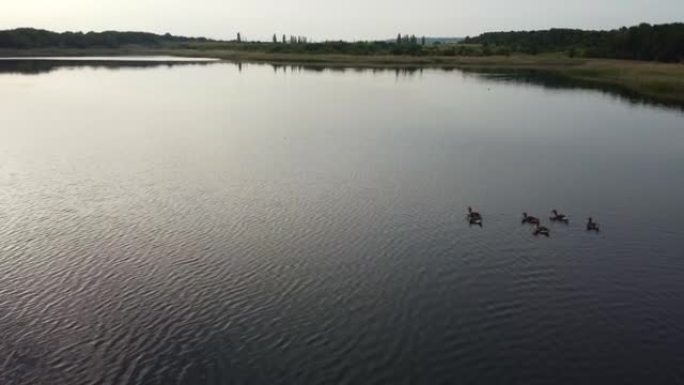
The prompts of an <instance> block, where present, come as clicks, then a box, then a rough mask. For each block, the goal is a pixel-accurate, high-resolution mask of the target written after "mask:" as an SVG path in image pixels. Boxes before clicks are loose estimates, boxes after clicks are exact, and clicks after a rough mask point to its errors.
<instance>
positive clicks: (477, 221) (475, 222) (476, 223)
mask: <svg viewBox="0 0 684 385" xmlns="http://www.w3.org/2000/svg"><path fill="white" fill-rule="evenodd" d="M468 224H470V225H471V226H480V227H482V218H474V217H469V218H468Z"/></svg>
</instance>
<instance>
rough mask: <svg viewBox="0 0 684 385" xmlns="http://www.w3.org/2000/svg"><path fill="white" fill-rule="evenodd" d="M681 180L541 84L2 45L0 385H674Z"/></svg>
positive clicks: (654, 142)
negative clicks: (589, 221)
mask: <svg viewBox="0 0 684 385" xmlns="http://www.w3.org/2000/svg"><path fill="white" fill-rule="evenodd" d="M683 196H684V113H683V112H682V109H681V108H680V107H674V108H671V107H667V106H658V105H654V104H651V103H650V102H642V101H639V100H638V99H634V98H633V97H629V96H625V95H624V94H621V93H616V91H614V90H600V89H585V88H582V86H581V85H576V84H569V82H567V81H566V82H559V81H553V80H549V79H548V78H544V77H543V76H541V75H539V74H537V75H534V76H530V74H526V75H524V76H522V75H520V74H497V73H486V74H480V73H475V72H468V73H464V72H460V71H455V70H454V71H444V70H439V69H434V70H427V69H426V70H422V71H421V70H409V69H403V70H340V69H320V68H302V67H286V66H270V65H236V64H230V63H174V62H147V61H135V62H108V61H102V59H98V60H93V61H82V62H79V63H76V62H58V61H16V60H14V61H11V60H10V61H7V60H5V61H0V384H3V385H15V384H31V385H42V384H50V385H60V384H68V385H78V384H112V385H115V384H116V385H118V384H160V385H167V384H182V385H185V384H188V385H195V384H241V383H244V384H457V383H458V384H549V383H555V384H588V383H597V384H608V383H620V384H676V383H684V199H683V198H682V197H683ZM469 205H472V206H473V207H475V208H476V209H478V210H480V211H481V212H482V213H483V215H484V217H485V219H484V227H483V228H479V227H472V228H471V227H469V226H468V224H467V223H466V221H465V216H464V213H465V210H466V208H467V207H468V206H469ZM554 208H556V209H558V210H560V211H562V212H564V213H567V214H568V215H570V217H571V221H570V224H569V225H567V226H565V225H556V224H548V226H549V227H550V229H551V237H550V238H536V237H534V236H532V234H531V232H532V229H531V228H530V227H528V226H523V225H521V223H520V217H521V213H522V212H523V211H527V212H529V213H530V214H534V215H537V216H540V217H542V218H543V219H544V222H546V223H548V219H547V218H548V217H549V215H550V210H551V209H554ZM588 216H593V217H594V218H596V219H597V221H598V222H599V223H600V224H601V226H602V232H601V233H600V234H595V233H587V232H586V231H585V229H584V223H585V220H586V218H587V217H588Z"/></svg>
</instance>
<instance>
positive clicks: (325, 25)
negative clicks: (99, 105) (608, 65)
mask: <svg viewBox="0 0 684 385" xmlns="http://www.w3.org/2000/svg"><path fill="white" fill-rule="evenodd" d="M0 2H1V4H0V29H10V28H16V27H29V26H30V27H36V28H45V29H51V30H57V31H65V30H83V31H89V30H95V31H101V30H137V31H142V30H144V31H152V32H171V33H173V34H177V35H192V36H208V37H213V38H233V37H234V35H235V33H236V32H238V31H240V32H242V34H243V36H245V37H246V38H254V39H269V38H270V36H271V35H272V34H273V33H278V34H288V35H290V34H294V35H305V36H308V37H310V38H313V39H318V40H321V39H354V40H356V39H379V38H390V37H393V36H396V34H397V33H398V32H402V33H408V34H416V35H427V36H466V35H476V34H479V33H481V32H486V31H498V30H520V29H543V28H550V27H570V28H585V29H586V28H591V29H609V28H616V27H620V26H623V25H633V24H637V23H639V22H649V23H663V22H673V21H684V0H415V1H404V0H339V1H329V0H0Z"/></svg>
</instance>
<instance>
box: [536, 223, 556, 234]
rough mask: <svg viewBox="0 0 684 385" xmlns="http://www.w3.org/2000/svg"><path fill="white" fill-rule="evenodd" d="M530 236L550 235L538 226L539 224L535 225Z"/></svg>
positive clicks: (547, 230)
mask: <svg viewBox="0 0 684 385" xmlns="http://www.w3.org/2000/svg"><path fill="white" fill-rule="evenodd" d="M532 234H534V235H544V236H546V237H548V236H550V235H551V232H550V231H549V229H548V228H546V227H544V226H542V225H540V224H539V223H537V226H536V227H535V229H534V232H533V233H532Z"/></svg>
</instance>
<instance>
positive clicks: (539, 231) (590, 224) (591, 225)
mask: <svg viewBox="0 0 684 385" xmlns="http://www.w3.org/2000/svg"><path fill="white" fill-rule="evenodd" d="M551 214H552V216H551V217H550V218H549V220H550V221H551V222H557V223H563V224H566V225H567V224H568V223H570V219H569V218H568V217H567V216H566V215H565V214H561V213H559V212H558V210H551ZM466 218H467V219H468V223H470V225H476V226H480V227H482V214H480V213H478V212H477V211H473V209H472V208H471V207H468V214H467V215H466ZM522 223H523V224H528V225H534V231H533V232H532V234H533V235H535V236H539V235H543V236H546V237H548V236H551V231H550V230H549V228H548V227H544V226H542V225H541V221H540V220H539V218H537V217H533V216H531V215H527V213H523V217H522ZM587 231H595V232H597V233H598V232H600V231H601V230H600V229H599V225H598V223H596V222H594V219H593V218H591V217H589V218H588V219H587Z"/></svg>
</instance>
